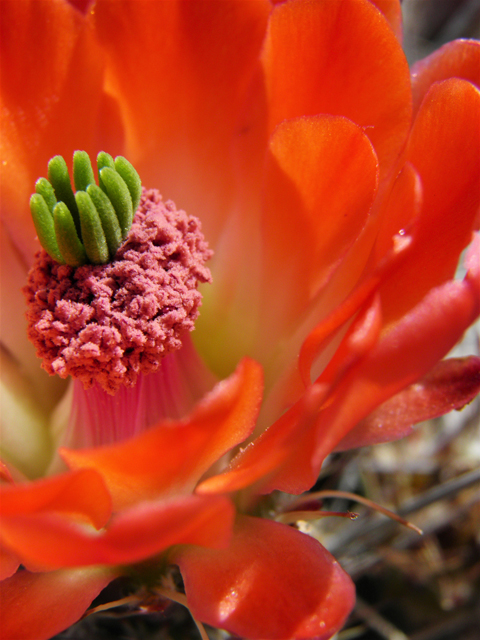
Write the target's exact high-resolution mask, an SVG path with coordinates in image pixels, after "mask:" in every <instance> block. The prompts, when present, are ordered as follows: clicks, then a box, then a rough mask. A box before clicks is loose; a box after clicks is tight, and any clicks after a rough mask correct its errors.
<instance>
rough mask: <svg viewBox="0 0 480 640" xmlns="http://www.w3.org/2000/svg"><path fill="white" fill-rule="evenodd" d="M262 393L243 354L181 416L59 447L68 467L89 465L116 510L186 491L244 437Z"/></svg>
mask: <svg viewBox="0 0 480 640" xmlns="http://www.w3.org/2000/svg"><path fill="white" fill-rule="evenodd" d="M262 393H263V384H262V371H261V368H260V366H259V365H258V364H256V363H255V362H254V361H253V360H250V359H248V358H246V359H244V360H243V361H242V362H241V363H240V365H239V366H238V368H237V370H236V371H235V372H234V373H233V374H232V375H231V376H230V377H229V378H228V379H227V380H224V381H223V382H220V383H219V384H218V385H217V386H216V387H214V389H213V391H212V392H211V393H210V394H208V395H207V396H206V397H205V398H204V399H203V400H202V401H201V402H200V403H199V404H198V405H197V407H196V409H195V410H194V411H193V412H192V414H191V415H190V416H189V417H188V418H186V419H184V420H181V421H178V422H174V421H165V422H161V423H160V424H158V425H157V426H155V427H152V428H151V429H149V430H148V431H146V432H144V433H142V434H141V435H139V436H137V437H135V438H132V439H130V440H126V441H124V442H121V443H118V444H114V445H108V446H104V447H97V448H94V449H85V450H71V449H63V451H62V456H63V458H64V459H65V460H66V462H67V464H68V465H69V466H70V467H72V468H76V469H79V468H92V469H95V470H96V472H98V473H99V474H100V475H101V476H102V477H103V478H104V480H105V483H106V484H107V486H108V488H109V490H110V492H111V495H112V498H113V503H114V510H118V509H120V508H123V507H125V506H127V505H130V504H132V503H135V502H138V501H139V500H145V499H152V498H155V497H158V496H159V495H162V496H163V497H165V496H171V495H178V494H179V493H186V492H190V491H191V490H192V489H193V488H194V486H195V484H196V483H197V482H198V480H199V479H200V477H201V476H202V475H203V474H204V473H205V471H207V470H208V468H209V467H210V466H211V465H212V464H213V463H214V462H216V461H217V460H218V459H219V458H221V456H222V455H223V454H224V453H226V452H227V451H229V450H230V449H231V448H232V447H234V446H235V445H237V444H239V443H240V442H242V441H243V440H245V438H247V437H248V436H249V435H250V433H251V432H252V430H253V428H254V426H255V421H256V418H257V414H258V410H259V407H260V403H261V399H262Z"/></svg>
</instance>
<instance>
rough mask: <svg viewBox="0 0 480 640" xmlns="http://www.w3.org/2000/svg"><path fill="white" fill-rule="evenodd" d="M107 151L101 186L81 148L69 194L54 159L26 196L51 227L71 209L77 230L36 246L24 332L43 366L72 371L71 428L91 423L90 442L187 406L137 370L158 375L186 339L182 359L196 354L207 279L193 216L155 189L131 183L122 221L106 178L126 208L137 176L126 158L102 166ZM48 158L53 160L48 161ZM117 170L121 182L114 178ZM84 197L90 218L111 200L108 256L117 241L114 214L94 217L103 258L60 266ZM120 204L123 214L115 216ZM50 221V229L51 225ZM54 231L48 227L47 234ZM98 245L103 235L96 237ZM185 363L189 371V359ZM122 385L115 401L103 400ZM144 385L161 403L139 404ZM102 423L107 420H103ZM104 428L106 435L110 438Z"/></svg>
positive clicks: (64, 373) (204, 250)
mask: <svg viewBox="0 0 480 640" xmlns="http://www.w3.org/2000/svg"><path fill="white" fill-rule="evenodd" d="M85 155H86V154H85ZM58 157H59V156H57V157H56V158H58ZM75 158H80V159H81V160H82V162H80V161H79V160H77V161H76V160H75ZM109 158H111V157H110V156H108V155H107V154H99V156H98V159H97V164H98V167H99V181H100V186H97V185H96V184H95V182H90V181H92V180H93V181H94V177H93V171H92V170H91V166H90V164H89V162H88V163H86V162H85V156H84V155H83V152H76V154H75V156H74V180H75V185H76V186H77V187H81V189H82V190H80V191H77V193H76V194H75V195H74V197H73V198H72V197H70V196H69V195H68V193H67V192H68V189H67V188H66V187H65V176H64V170H63V165H62V163H61V162H60V161H57V160H56V164H58V165H60V169H61V170H59V173H61V174H62V175H61V176H60V178H57V177H55V175H54V174H55V170H56V169H55V166H54V169H53V170H51V171H50V170H49V178H50V180H49V181H46V180H45V179H42V180H41V181H39V182H37V194H35V195H34V196H33V199H34V200H35V201H38V198H36V195H38V196H39V198H41V199H42V201H43V203H44V204H45V207H47V208H48V215H50V216H51V217H53V220H54V223H53V230H54V231H55V230H56V228H57V227H58V228H60V227H59V225H58V224H57V225H55V220H56V219H57V218H59V216H60V217H61V216H62V215H63V209H64V208H65V209H68V211H69V212H70V213H69V215H70V231H69V232H68V233H71V234H72V235H74V236H75V237H73V240H72V238H71V237H66V239H64V240H62V239H61V238H60V237H59V234H56V235H55V237H54V239H55V240H56V242H57V244H56V246H57V248H59V255H58V256H57V257H58V259H56V258H55V255H56V253H55V251H53V250H50V249H51V247H52V246H54V245H53V244H52V242H50V245H49V246H48V247H45V248H44V249H42V250H40V251H39V252H37V254H36V257H35V262H34V265H33V267H32V269H31V270H30V273H29V276H28V283H27V285H26V287H25V288H24V293H25V296H26V299H27V303H28V310H27V321H28V335H29V338H30V340H31V341H32V342H33V344H34V345H35V347H36V349H37V355H38V356H39V357H40V358H41V359H42V367H43V368H44V369H45V370H46V371H47V372H48V373H49V374H51V375H54V374H57V375H59V376H60V377H62V378H67V377H68V376H72V377H73V378H74V380H75V386H74V409H73V410H72V414H71V417H70V426H71V427H72V426H73V425H75V426H74V430H75V431H76V429H77V428H78V427H79V426H80V425H79V421H82V422H84V423H88V424H90V423H91V424H90V436H89V437H88V438H87V441H88V442H89V443H93V442H95V443H97V444H99V443H100V442H102V441H103V442H105V441H106V440H108V441H112V440H116V439H117V438H120V439H123V438H124V437H128V435H133V433H134V432H138V431H139V430H142V428H145V426H147V424H146V423H149V424H151V423H152V421H153V420H154V419H155V420H156V419H159V418H160V417H177V416H174V415H171V414H172V413H181V407H179V406H176V405H182V406H184V405H185V403H183V402H182V401H178V402H177V401H176V400H175V399H173V400H171V401H170V400H169V401H168V402H166V401H165V397H164V394H163V395H162V393H160V392H159V390H158V389H157V392H155V390H154V388H153V387H154V386H155V385H153V387H152V384H146V383H145V382H144V381H143V380H142V378H141V377H142V376H144V375H147V374H152V373H155V372H157V371H158V372H159V373H160V371H159V370H160V367H161V365H162V362H163V361H164V358H165V356H167V355H168V354H170V356H171V354H173V352H175V351H177V350H179V349H181V348H182V347H183V346H184V345H188V347H187V349H186V351H185V358H187V360H188V361H193V360H196V358H198V356H196V354H195V353H194V349H193V347H192V346H191V344H190V341H189V340H187V335H188V333H189V332H190V331H191V330H192V329H193V328H194V323H195V320H196V318H197V316H198V313H199V306H200V304H201V294H200V292H199V291H198V289H197V286H198V283H199V282H209V281H210V280H211V276H210V272H209V270H208V269H207V268H206V267H205V262H206V261H207V260H208V259H209V258H210V257H211V254H212V252H211V251H210V249H209V248H208V245H207V243H206V241H205V239H204V237H203V235H202V233H201V228H200V222H199V221H198V220H197V219H196V218H194V217H192V216H189V215H187V214H186V213H185V212H184V211H181V210H178V209H177V208H176V206H175V204H174V203H173V202H171V201H166V202H165V201H164V200H163V199H162V196H161V195H160V193H159V192H158V191H157V190H156V189H149V190H147V189H145V188H143V187H141V186H138V194H137V195H138V207H136V212H135V215H134V217H133V222H132V221H129V220H128V211H127V214H125V215H124V213H125V210H128V208H129V207H123V205H122V204H121V203H120V204H118V202H117V201H116V196H115V189H114V188H113V187H112V188H110V187H109V186H108V185H109V181H111V182H112V184H113V183H116V182H118V180H124V185H125V184H127V183H128V188H127V187H126V196H128V198H129V199H130V205H129V206H130V207H132V206H133V204H136V193H135V189H136V187H135V184H134V183H135V181H134V180H133V179H130V178H131V175H130V177H129V174H128V172H129V171H130V169H129V167H131V165H129V163H127V161H126V160H125V161H124V159H120V160H119V158H116V159H115V161H114V163H113V168H112V166H109V165H108V163H109V162H110V160H109ZM54 160H55V159H54ZM112 162H113V160H112ZM105 163H107V164H106V165H105ZM51 165H52V162H51V163H50V165H49V167H50V166H51ZM104 165H105V166H104ZM132 169H133V167H132ZM115 172H117V177H118V180H117V177H112V176H113V175H114V174H115ZM135 173H136V172H135ZM130 174H131V171H130ZM103 183H105V184H103ZM48 185H50V187H49V186H48ZM132 185H133V186H132ZM67 186H68V185H67ZM102 187H103V188H105V190H106V193H107V194H108V198H107V197H106V195H105V192H104V191H103V189H102ZM51 188H52V189H53V193H51ZM97 190H98V193H97ZM40 192H41V193H40ZM66 193H67V195H65V194H66ZM42 194H43V195H42ZM79 194H80V196H79ZM82 194H84V195H85V196H87V197H88V198H90V202H91V203H92V206H93V208H94V209H95V212H96V213H95V212H94V214H92V216H91V217H93V218H95V215H96V214H97V213H98V212H99V211H101V209H102V203H103V202H104V201H105V198H106V199H107V200H108V199H109V198H110V200H111V206H112V209H113V210H114V211H115V212H117V213H115V219H116V220H117V226H118V227H119V228H120V239H121V243H120V245H119V247H118V248H116V249H115V252H114V255H113V257H111V254H112V253H113V249H112V247H114V245H115V242H116V240H115V242H113V243H112V244H111V243H110V240H111V238H112V234H111V233H110V231H109V224H110V225H111V224H112V218H111V216H103V215H98V219H99V221H100V222H99V223H100V231H99V232H98V233H99V235H100V236H102V234H103V236H102V237H103V238H105V239H106V240H105V241H106V246H107V247H108V248H107V253H108V256H109V258H108V260H109V261H107V262H106V263H104V264H103V263H102V264H81V265H77V264H75V260H74V261H73V263H72V261H71V262H70V264H68V263H67V264H65V263H66V262H67V260H66V257H65V256H66V254H68V253H69V251H70V250H69V251H66V252H65V253H64V250H63V247H64V246H69V247H72V246H74V244H75V243H77V242H80V243H82V244H83V243H84V242H85V238H86V236H87V234H85V233H84V230H85V229H86V228H87V226H88V225H87V224H86V223H84V222H82V220H83V217H84V213H82V211H84V210H85V207H84V205H83V204H82V198H83V197H84V196H83V195H82ZM89 194H90V195H89ZM100 194H101V195H100ZM60 195H61V196H62V197H64V198H65V199H67V200H69V206H68V207H67V205H66V204H65V203H64V202H63V201H62V200H60V199H59V196H60ZM97 195H98V196H99V198H98V203H100V204H99V205H98V206H97V199H96V198H97ZM123 195H124V196H125V193H124V194H123ZM104 196H105V197H104ZM75 203H77V205H79V206H78V207H77V208H78V212H79V215H78V219H79V220H80V221H78V219H77V214H76V213H75V214H73V213H72V212H71V211H70V209H72V210H73V208H74V204H75ZM35 206H36V205H35ZM122 207H123V210H124V213H120V214H118V211H122ZM33 208H35V207H33ZM37 208H38V207H37ZM41 208H43V204H42V205H41ZM52 211H53V213H52ZM44 213H45V212H44ZM45 215H46V214H45ZM34 217H35V216H34ZM37 222H38V221H37ZM37 222H36V224H37ZM48 225H50V222H48ZM78 227H79V228H80V235H79V233H78ZM49 228H50V230H51V229H52V226H51V225H50V227H49ZM64 230H65V228H64ZM100 232H101V233H100ZM65 233H67V232H65ZM68 233H67V236H68ZM95 233H96V232H95ZM95 233H93V236H94V235H95ZM45 235H46V236H48V234H45V233H44V236H45ZM123 236H125V237H124V239H123ZM51 238H52V236H51V234H50V236H49V241H51ZM117 238H118V234H117ZM40 240H42V238H40ZM102 242H103V241H102V239H101V238H100V244H101V243H102ZM98 244H99V242H98V238H97V240H95V241H92V242H90V241H89V242H87V243H86V244H85V247H87V245H89V246H90V247H92V246H94V245H98ZM85 251H86V253H87V254H88V256H91V255H92V250H91V248H90V249H87V248H86V249H85ZM60 254H61V255H60ZM97 262H98V261H97ZM187 352H188V353H189V354H190V355H189V356H188V354H187ZM192 353H193V356H192ZM185 358H183V360H185ZM167 361H168V362H170V365H169V366H166V364H165V363H164V366H163V370H162V373H161V375H160V378H157V379H156V382H157V383H158V382H159V381H160V379H164V378H165V372H168V371H176V368H175V366H172V362H174V359H173V360H172V357H170V358H169V359H167ZM182 366H183V365H182ZM195 366H196V365H195ZM188 368H190V369H191V367H190V365H188V366H187V369H188ZM139 378H140V382H141V384H140V386H139V388H138V389H136V390H135V392H134V393H133V391H134V390H132V394H131V395H129V392H128V389H129V388H132V387H134V386H135V385H136V384H137V383H139ZM154 378H155V376H154ZM209 382H210V379H209ZM167 383H168V381H167ZM168 384H169V383H168ZM124 387H125V390H124V391H122V393H120V395H119V396H118V398H115V399H113V398H112V400H111V401H109V400H108V397H109V396H113V395H115V394H118V393H119V391H120V390H121V389H122V388H124ZM202 387H203V385H202ZM147 389H149V390H150V391H149V392H148V393H147V394H146V395H148V396H149V395H152V394H153V395H156V396H157V397H158V398H160V399H161V401H160V400H158V401H157V400H154V401H151V402H150V401H148V399H147V401H145V399H144V396H145V393H146V390H147ZM201 391H202V392H204V391H205V389H204V388H202V390H201ZM107 394H108V395H107ZM140 398H142V403H143V404H142V407H140V405H139V401H140ZM109 403H110V404H111V406H110V404H109ZM167 405H168V406H167ZM122 418H123V419H122ZM127 422H128V425H127ZM102 423H103V424H104V426H105V428H104V433H103V435H102V434H98V433H97V431H98V430H99V429H102V426H101V425H102ZM106 423H109V424H110V423H111V424H110V426H109V427H108V425H107V424H106ZM122 424H123V426H122ZM109 429H110V431H111V433H109V434H108V435H107V431H108V430H109ZM70 431H71V429H70ZM85 444H87V442H85Z"/></svg>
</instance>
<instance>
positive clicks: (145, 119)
mask: <svg viewBox="0 0 480 640" xmlns="http://www.w3.org/2000/svg"><path fill="white" fill-rule="evenodd" d="M270 9H271V7H270V3H269V2H268V1H267V0H257V1H256V2H250V0H246V1H245V0H232V1H230V2H203V1H200V2H198V1H194V0H192V1H189V2H183V1H177V0H170V1H169V2H140V1H138V0H133V1H132V0H123V1H118V2H113V3H112V2H110V1H109V0H106V1H104V0H99V1H98V2H97V3H96V5H95V9H94V11H95V15H94V17H95V25H96V29H97V32H98V35H99V38H100V40H101V43H102V45H103V46H104V48H105V50H106V53H107V56H108V63H109V66H108V75H109V80H108V82H109V87H110V90H111V91H112V93H113V95H115V96H116V97H117V98H118V99H119V101H120V102H121V105H122V115H123V116H124V118H125V121H126V127H127V145H128V154H129V156H130V159H131V160H132V162H134V163H135V166H136V168H137V170H138V171H139V173H140V175H141V176H142V180H143V182H144V183H145V184H146V185H147V186H150V187H156V188H158V189H160V190H161V191H162V192H163V193H164V195H165V197H168V198H172V199H174V200H175V201H176V202H177V205H178V206H180V207H182V208H185V209H186V210H187V211H188V213H189V214H192V215H198V216H199V217H200V218H201V220H202V224H203V227H204V231H205V235H206V237H207V238H208V239H209V241H210V242H214V240H215V238H216V236H217V235H218V231H219V230H220V227H221V224H222V222H223V219H224V216H225V212H226V211H227V210H228V206H229V202H230V197H231V193H230V189H231V187H232V173H231V161H230V156H229V152H230V144H231V140H232V137H233V132H234V129H235V124H236V119H237V117H238V111H239V109H240V106H241V103H242V102H243V100H244V94H245V91H246V88H247V84H248V81H249V79H250V76H251V74H252V71H253V67H254V64H255V62H256V60H257V57H258V54H259V51H260V47H261V43H262V39H263V35H264V31H265V26H266V21H267V17H268V14H269V12H270Z"/></svg>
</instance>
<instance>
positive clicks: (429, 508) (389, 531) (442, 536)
mask: <svg viewBox="0 0 480 640" xmlns="http://www.w3.org/2000/svg"><path fill="white" fill-rule="evenodd" d="M403 12H404V48H405V52H406V55H407V58H408V61H409V63H410V64H413V63H414V62H415V61H416V60H418V59H420V58H423V57H425V56H427V55H428V54H430V53H431V52H432V51H434V50H435V49H437V48H438V47H440V46H441V45H443V44H445V43H446V42H448V41H450V40H453V39H455V38H477V39H480V0H404V1H403ZM461 275H462V274H461V272H459V277H461ZM471 354H476V355H480V324H478V325H477V326H476V327H473V328H472V329H471V330H470V331H469V332H468V334H467V335H466V336H465V340H464V341H463V343H462V344H461V345H460V346H458V347H457V348H456V349H455V351H454V352H453V353H452V354H450V355H451V356H455V357H459V356H464V355H471ZM314 489H315V490H325V491H326V490H340V491H348V492H354V493H356V494H359V495H361V496H365V497H367V498H369V499H370V500H372V501H374V502H376V503H378V504H380V505H382V506H384V507H387V508H388V509H391V510H393V511H395V512H396V513H399V514H400V515H402V516H403V517H404V518H406V519H408V520H410V521H411V522H413V523H414V524H415V525H417V526H418V527H420V528H421V529H423V531H424V534H423V536H420V535H418V534H417V533H415V532H414V531H412V530H410V529H408V528H406V527H403V526H401V525H400V524H398V523H396V522H393V521H391V520H388V519H387V518H386V517H385V516H383V515H380V514H379V513H376V512H374V511H373V510H371V509H369V508H366V507H364V506H362V505H359V504H358V503H355V502H353V501H346V500H343V499H342V500H340V499H338V498H334V499H328V500H325V501H324V505H323V506H324V508H325V509H326V510H330V511H343V512H344V511H346V510H349V511H352V512H355V513H356V514H358V517H357V518H356V519H355V520H353V521H352V520H350V519H348V518H340V517H330V518H323V519H321V520H318V521H315V523H311V522H310V523H301V524H300V527H301V528H302V530H304V531H306V532H309V533H311V534H313V535H314V536H315V537H317V538H318V539H319V540H320V541H321V542H322V544H324V545H325V546H326V547H327V548H328V549H329V550H330V551H331V552H332V553H334V555H335V556H336V558H337V559H338V560H339V561H340V563H341V564H342V566H343V567H344V568H345V569H346V570H347V571H348V573H349V574H350V575H351V576H352V578H353V579H354V580H355V582H356V585H357V594H358V600H357V605H356V608H355V610H354V611H353V613H352V615H351V616H350V619H349V621H348V623H347V625H346V627H345V628H344V630H342V631H341V632H340V633H339V634H337V636H336V638H335V640H353V639H355V640H479V639H480V401H479V400H478V399H477V400H476V401H474V402H473V403H471V404H470V405H469V406H467V407H465V408H464V409H463V410H462V411H460V412H453V413H452V414H449V415H447V416H444V417H443V418H439V419H436V420H432V421H430V422H426V423H423V424H421V425H419V426H418V427H417V428H416V430H415V432H414V433H413V434H412V435H411V436H409V437H408V438H405V439H403V440H401V441H399V442H396V443H393V444H385V445H377V446H375V447H369V448H365V449H362V450H359V451H354V452H347V453H343V454H336V455H333V456H331V457H330V458H329V459H328V461H327V462H326V464H325V465H324V468H323V469H322V474H321V476H320V478H319V481H318V483H317V485H316V487H315V488H314ZM288 499H289V498H287V497H286V496H282V495H280V494H279V495H277V496H276V501H277V505H282V504H283V503H284V502H285V501H286V500H288ZM110 590H111V591H110V593H108V594H104V595H103V597H102V598H101V599H98V600H97V601H96V602H95V604H96V605H99V604H101V602H102V600H103V601H108V600H109V599H114V600H115V599H118V598H121V597H123V596H125V595H126V594H127V593H128V585H126V584H124V583H116V584H113V585H112V586H111V587H110ZM156 609H157V610H156V611H152V608H150V609H149V612H148V613H147V612H146V611H143V612H142V611H139V610H138V609H136V608H133V609H132V608H130V607H129V606H124V607H118V608H116V609H110V610H109V611H103V612H98V613H96V614H95V615H90V616H88V617H86V618H85V619H84V620H82V621H81V622H79V623H78V624H76V625H74V626H73V627H71V629H69V630H67V631H65V632H63V633H62V634H60V635H58V636H56V640H67V639H69V640H83V639H85V640H86V639H89V640H110V639H111V640H190V639H191V640H199V637H200V636H199V635H198V631H197V629H196V627H195V625H194V624H193V623H192V620H191V618H190V616H189V614H188V612H187V611H186V610H185V609H184V608H183V607H181V606H179V605H169V604H167V602H158V603H157V606H156ZM207 631H208V635H209V637H210V638H211V640H230V638H231V636H230V635H229V634H226V633H224V632H220V631H216V630H214V629H210V628H207Z"/></svg>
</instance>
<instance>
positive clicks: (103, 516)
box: [0, 469, 112, 528]
mask: <svg viewBox="0 0 480 640" xmlns="http://www.w3.org/2000/svg"><path fill="white" fill-rule="evenodd" d="M0 492H1V493H0V495H1V500H0V512H1V514H2V517H8V516H17V515H26V514H35V513H51V512H56V513H64V514H71V515H74V516H78V517H82V518H86V519H87V520H88V521H89V522H91V523H92V524H93V526H94V527H96V528H100V527H103V526H104V525H105V523H106V522H107V520H108V518H109V517H110V514H111V510H112V503H111V499H110V494H109V493H108V491H107V489H106V487H105V483H104V481H103V479H102V478H101V476H100V474H98V473H97V472H96V471H94V470H93V469H81V470H79V471H72V472H68V473H64V474H61V475H57V476H52V477H50V478H43V479H40V480H36V481H34V482H26V483H21V484H8V485H3V484H2V485H0Z"/></svg>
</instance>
